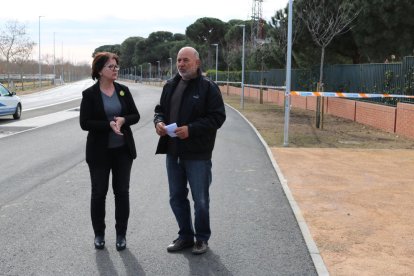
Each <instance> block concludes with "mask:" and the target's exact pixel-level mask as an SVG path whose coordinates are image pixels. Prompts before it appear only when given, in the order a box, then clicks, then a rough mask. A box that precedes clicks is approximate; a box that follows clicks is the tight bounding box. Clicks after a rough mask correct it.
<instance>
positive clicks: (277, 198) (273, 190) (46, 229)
mask: <svg viewBox="0 0 414 276" xmlns="http://www.w3.org/2000/svg"><path fill="white" fill-rule="evenodd" d="M129 86H130V88H131V90H132V91H133V94H134V95H135V100H136V103H137V106H138V109H139V110H140V113H141V115H142V119H141V121H140V122H139V123H138V124H137V125H136V126H134V127H133V131H134V136H135V138H136V144H137V148H138V158H137V160H136V161H135V162H134V165H133V170H132V183H131V190H130V197H131V216H130V223H129V229H128V235H127V241H128V247H127V249H126V250H125V251H123V252H117V251H116V249H115V231H114V227H113V225H114V215H113V214H114V210H113V195H112V192H111V191H110V192H109V194H108V200H107V225H108V227H107V233H106V240H107V247H106V249H105V250H102V251H96V250H95V249H94V248H93V233H92V227H91V223H90V218H89V196H90V183H89V175H88V168H87V165H86V163H85V161H84V146H85V137H86V133H85V132H82V131H81V130H80V128H79V125H78V120H77V118H74V119H68V120H65V121H63V122H60V123H55V124H52V125H49V126H44V127H41V128H37V129H34V130H31V131H28V132H24V133H20V134H16V135H13V136H8V137H4V138H0V152H1V153H2V166H1V167H0V244H1V251H0V275H316V274H317V273H316V270H315V268H314V265H313V262H312V259H311V257H310V254H309V252H308V250H307V247H306V245H305V242H304V240H303V237H302V235H301V232H300V229H299V227H298V224H297V222H296V220H295V218H294V215H293V212H292V210H291V208H290V206H289V203H288V201H287V199H286V196H285V194H284V192H283V189H282V186H281V184H280V182H279V180H278V177H277V175H276V173H275V171H274V169H273V167H272V164H271V162H270V160H269V158H268V155H267V153H266V150H265V148H264V147H263V145H262V144H261V142H260V140H259V139H258V138H257V136H256V134H255V133H254V131H253V130H252V129H251V128H250V126H249V125H248V124H247V123H246V122H245V121H244V120H243V119H242V118H241V117H240V116H239V115H238V114H237V113H236V112H235V111H233V110H231V109H227V115H228V118H227V121H226V122H225V124H224V126H223V127H222V129H220V130H219V133H218V139H217V143H216V148H215V151H214V154H213V184H212V187H211V219H212V221H211V224H212V237H211V240H210V251H209V252H208V253H206V254H204V255H201V256H193V255H192V254H191V252H190V251H185V252H183V253H177V254H169V253H167V252H166V246H167V245H168V244H169V243H170V242H171V241H172V240H173V239H174V238H176V235H177V227H176V223H175V220H174V217H173V215H172V212H171V211H170V207H169V205H168V189H167V182H166V173H165V166H164V161H165V160H164V156H156V155H154V151H155V146H156V142H157V138H156V135H155V133H154V129H153V125H152V115H153V113H152V110H153V107H154V105H155V103H156V102H157V101H158V98H159V95H160V88H152V87H147V86H141V85H139V84H130V85H129ZM72 112H76V111H72ZM5 157H7V159H6V158H5Z"/></svg>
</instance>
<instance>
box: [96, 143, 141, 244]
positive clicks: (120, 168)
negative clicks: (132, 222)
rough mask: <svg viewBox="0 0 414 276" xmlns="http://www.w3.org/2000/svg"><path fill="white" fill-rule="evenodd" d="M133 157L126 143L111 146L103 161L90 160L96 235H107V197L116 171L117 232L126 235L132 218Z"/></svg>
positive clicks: (114, 179) (114, 183)
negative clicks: (96, 162)
mask: <svg viewBox="0 0 414 276" xmlns="http://www.w3.org/2000/svg"><path fill="white" fill-rule="evenodd" d="M132 161H133V159H132V158H131V157H130V155H129V154H128V152H127V150H126V148H125V147H120V148H115V149H109V150H108V158H106V160H100V162H99V164H88V165H89V171H90V175H91V182H92V194H91V217H92V226H93V230H94V232H95V236H98V235H101V236H104V235H105V227H106V226H105V199H106V194H107V192H108V186H109V174H110V172H111V171H112V189H113V192H114V196H115V221H116V224H115V229H116V234H117V235H123V236H125V235H126V231H127V227H128V218H129V181H130V175H131V167H132Z"/></svg>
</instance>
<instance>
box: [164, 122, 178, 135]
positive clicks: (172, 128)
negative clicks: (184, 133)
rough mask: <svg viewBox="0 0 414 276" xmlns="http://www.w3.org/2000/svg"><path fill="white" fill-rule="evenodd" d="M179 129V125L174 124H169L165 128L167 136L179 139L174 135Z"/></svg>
mask: <svg viewBox="0 0 414 276" xmlns="http://www.w3.org/2000/svg"><path fill="white" fill-rule="evenodd" d="M176 128H177V124H176V123H173V124H169V125H166V126H165V129H166V130H167V134H168V135H169V136H170V137H177V134H175V133H174V131H175V129H176Z"/></svg>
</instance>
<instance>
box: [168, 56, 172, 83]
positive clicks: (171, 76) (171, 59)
mask: <svg viewBox="0 0 414 276" xmlns="http://www.w3.org/2000/svg"><path fill="white" fill-rule="evenodd" d="M168 59H169V60H170V74H171V78H172V75H173V72H172V58H168Z"/></svg>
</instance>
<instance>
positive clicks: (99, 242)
mask: <svg viewBox="0 0 414 276" xmlns="http://www.w3.org/2000/svg"><path fill="white" fill-rule="evenodd" d="M94 244H95V249H104V247H105V237H104V236H96V237H95V241H94Z"/></svg>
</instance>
